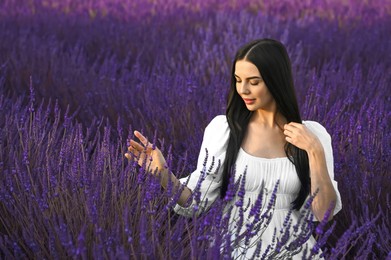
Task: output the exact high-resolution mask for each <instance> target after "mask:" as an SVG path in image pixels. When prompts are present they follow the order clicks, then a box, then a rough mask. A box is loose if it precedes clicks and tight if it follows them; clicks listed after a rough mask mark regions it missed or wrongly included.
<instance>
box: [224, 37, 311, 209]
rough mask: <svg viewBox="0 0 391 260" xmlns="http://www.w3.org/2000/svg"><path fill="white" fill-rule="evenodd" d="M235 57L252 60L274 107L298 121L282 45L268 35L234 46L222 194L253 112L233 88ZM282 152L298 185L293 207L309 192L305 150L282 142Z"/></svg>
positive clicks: (290, 74)
mask: <svg viewBox="0 0 391 260" xmlns="http://www.w3.org/2000/svg"><path fill="white" fill-rule="evenodd" d="M239 60H246V61H249V62H251V63H253V64H254V65H255V66H256V67H257V68H258V70H259V72H260V73H261V76H262V79H263V80H264V81H265V84H266V86H267V88H268V90H269V92H270V93H271V95H272V96H273V98H274V100H275V101H276V104H277V111H278V112H279V113H280V114H282V115H283V116H284V117H285V118H286V120H287V121H288V122H297V123H301V122H302V121H301V117H300V112H299V106H298V104H297V98H296V94H295V90H294V86H293V77H292V70H291V63H290V59H289V56H288V53H287V51H286V49H285V47H284V45H283V44H282V43H280V42H278V41H276V40H272V39H260V40H255V41H252V42H250V43H248V44H246V45H245V46H243V47H242V48H240V49H239V50H238V52H237V53H236V55H235V59H234V61H233V64H232V73H231V87H230V91H229V95H228V106H227V111H226V116H227V121H228V125H229V128H230V135H229V141H228V146H227V153H226V158H225V161H224V175H223V182H222V187H221V194H220V195H221V197H222V198H224V197H225V193H226V192H227V188H228V183H229V180H230V175H231V172H232V170H233V167H235V163H236V158H237V155H238V152H239V149H240V146H241V144H242V141H243V137H244V134H245V133H246V130H247V126H248V123H249V121H250V118H251V115H252V114H253V112H251V111H249V110H248V109H247V108H246V105H245V104H244V102H243V99H242V98H241V97H240V96H239V94H238V92H237V91H236V78H235V76H234V74H235V64H236V62H237V61H239ZM284 149H285V153H286V155H287V157H288V158H289V160H291V162H292V163H293V164H294V165H295V168H296V172H297V175H298V177H299V179H300V182H301V188H300V191H299V194H298V196H297V198H296V199H295V200H294V201H293V202H292V206H293V209H300V207H301V206H302V205H303V203H304V201H305V199H306V197H307V196H308V194H309V192H310V175H309V162H308V155H307V153H306V152H305V151H304V150H302V149H299V148H297V147H296V146H294V145H292V144H290V143H286V145H285V147H284Z"/></svg>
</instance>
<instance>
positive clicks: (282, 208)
mask: <svg viewBox="0 0 391 260" xmlns="http://www.w3.org/2000/svg"><path fill="white" fill-rule="evenodd" d="M303 124H304V125H305V126H306V127H307V128H308V129H309V130H311V131H312V132H313V133H314V134H316V135H317V137H318V138H319V140H320V141H321V143H322V145H323V148H324V151H325V156H326V162H327V170H328V173H329V175H330V178H331V180H332V183H333V186H334V189H335V191H336V194H337V202H336V205H335V209H334V212H333V213H334V215H335V214H336V213H337V212H338V211H340V210H341V208H342V203H341V197H340V194H339V191H338V188H337V182H336V181H335V180H334V168H333V164H334V162H333V152H332V147H331V138H330V135H329V134H328V133H327V131H326V129H325V128H324V127H323V126H322V125H320V124H319V123H317V122H314V121H303ZM229 131H230V130H229V126H228V123H227V119H226V116H225V115H219V116H217V117H215V118H214V119H213V120H212V121H211V122H210V123H209V125H208V126H207V127H206V129H205V132H204V138H203V142H202V146H201V150H200V155H199V158H198V163H197V169H196V170H195V171H194V172H193V173H192V174H190V175H189V176H188V177H185V178H182V179H180V181H181V182H182V183H183V184H185V183H186V182H187V187H188V188H190V189H191V190H194V189H195V187H196V185H197V183H198V179H199V178H200V175H201V172H202V170H203V169H204V166H203V164H204V161H205V157H206V155H207V154H208V160H207V165H206V167H205V168H206V169H209V168H210V167H211V164H212V160H211V158H212V157H213V158H214V166H213V167H212V168H213V170H212V174H208V175H207V176H206V178H205V180H204V181H203V182H202V185H201V187H200V192H201V198H202V199H203V201H202V202H201V205H198V206H199V207H201V208H202V209H203V210H208V209H209V208H210V206H211V204H212V203H213V202H214V201H215V200H216V199H217V198H218V197H219V195H220V186H221V177H222V170H223V167H218V163H217V162H218V161H220V162H221V163H222V162H224V158H225V154H226V147H227V144H228V137H229ZM246 167H247V170H246V176H245V180H246V181H245V195H244V202H245V204H247V202H248V200H250V205H252V204H253V203H254V202H255V201H256V199H257V197H258V194H259V193H260V192H261V191H263V192H264V198H263V204H264V205H265V207H264V209H265V208H266V207H267V204H268V202H269V199H270V196H271V194H272V191H273V189H274V187H275V185H276V183H277V181H279V184H278V186H277V187H278V190H277V193H276V199H275V207H274V211H273V215H272V217H271V221H270V223H269V224H268V225H267V227H266V229H265V230H264V231H263V233H262V234H261V235H258V237H254V238H253V239H252V240H251V241H250V242H251V243H250V244H253V243H254V242H256V241H258V240H259V239H261V243H262V247H261V253H260V255H261V256H262V254H263V253H264V251H265V250H266V245H269V244H273V243H272V237H273V234H274V231H275V228H276V231H277V232H279V231H280V229H281V227H282V226H283V223H284V220H285V218H286V216H287V214H288V212H289V209H290V208H291V203H292V201H293V200H294V199H295V198H296V196H297V194H298V192H299V190H300V180H299V178H298V176H297V173H296V169H295V167H294V165H293V163H292V162H291V161H290V160H289V159H288V158H287V157H282V158H273V159H267V158H260V157H255V156H252V155H250V154H248V153H246V152H245V151H244V150H243V149H240V150H239V153H238V157H237V160H236V174H235V181H236V180H238V178H240V176H241V175H243V173H244V172H245V169H246ZM262 183H263V186H262ZM262 187H263V188H262ZM205 199H207V203H205V201H206V200H205ZM237 199H238V197H237V196H236V197H235V198H234V201H233V203H234V202H235V200H237ZM194 204H196V202H195V201H193V202H192V204H191V205H190V206H188V207H186V208H185V207H181V206H180V205H178V204H177V205H176V206H175V207H174V210H175V212H177V213H178V214H181V215H184V216H192V215H193V212H194V211H193V206H194ZM249 211H250V210H247V211H246V212H244V216H245V217H244V219H245V220H246V219H248V218H247V217H248V216H249ZM299 216H300V212H299V211H296V210H294V211H292V214H291V216H290V219H291V220H292V223H293V224H292V225H294V224H295V223H296V222H297V221H298V219H299ZM238 218H239V212H238V211H237V210H233V211H232V214H231V218H230V219H231V222H230V225H231V226H232V230H233V229H235V222H236V221H237V220H238ZM249 219H250V220H248V221H251V218H249ZM246 223H247V222H246V221H245V222H244V226H245V224H246ZM277 236H278V234H277ZM315 243H316V241H315V239H314V238H313V237H312V236H311V237H309V239H308V241H307V242H306V243H305V244H304V245H303V246H308V250H310V249H311V248H312V247H313V246H314V245H315ZM274 248H275V244H274V247H272V248H271V250H273V249H274ZM302 249H303V248H302ZM254 251H255V246H252V247H250V248H247V250H243V248H242V247H241V246H240V245H239V246H237V248H236V250H234V252H233V255H232V257H233V258H236V257H238V258H239V259H247V258H251V257H252V256H253V253H254ZM302 254H303V250H301V253H299V254H297V255H295V256H293V259H302Z"/></svg>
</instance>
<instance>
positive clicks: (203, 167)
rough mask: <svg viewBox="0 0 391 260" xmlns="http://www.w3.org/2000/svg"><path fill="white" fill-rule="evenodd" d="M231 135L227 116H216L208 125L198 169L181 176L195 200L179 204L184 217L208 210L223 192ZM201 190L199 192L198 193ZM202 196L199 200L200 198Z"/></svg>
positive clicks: (179, 209) (177, 208)
mask: <svg viewBox="0 0 391 260" xmlns="http://www.w3.org/2000/svg"><path fill="white" fill-rule="evenodd" d="M228 138H229V127H228V123H227V119H226V116H225V115H219V116H217V117H215V118H214V119H213V120H212V121H211V122H210V123H209V125H208V126H207V127H206V128H205V132H204V137H203V140H202V145H201V150H200V153H199V156H198V162H197V169H196V170H195V171H194V172H193V173H191V174H190V175H189V176H188V177H184V178H181V179H179V181H180V182H181V183H182V184H183V185H186V186H187V187H188V188H189V189H190V190H191V191H192V192H193V195H192V202H191V204H190V205H189V206H187V207H182V206H180V205H179V204H176V205H175V207H174V211H175V212H176V213H178V214H180V215H183V216H189V217H190V216H193V213H194V209H195V207H198V209H197V211H196V213H197V214H199V213H202V212H204V211H207V210H208V209H209V207H210V205H211V204H212V203H213V202H214V201H215V200H216V199H217V198H218V196H219V195H220V187H221V182H222V172H223V166H222V164H223V162H224V159H225V154H226V146H227V143H228ZM197 191H198V192H199V193H198V195H197ZM197 196H198V201H199V203H197V199H196V197H197Z"/></svg>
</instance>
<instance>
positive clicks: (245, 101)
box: [243, 98, 255, 105]
mask: <svg viewBox="0 0 391 260" xmlns="http://www.w3.org/2000/svg"><path fill="white" fill-rule="evenodd" d="M243 101H244V103H246V104H247V105H250V104H252V103H254V102H255V99H251V98H243Z"/></svg>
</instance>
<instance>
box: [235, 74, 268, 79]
mask: <svg viewBox="0 0 391 260" xmlns="http://www.w3.org/2000/svg"><path fill="white" fill-rule="evenodd" d="M234 75H235V77H237V78H240V77H239V76H238V75H236V74H234ZM251 79H261V77H259V76H252V77H249V78H247V80H251Z"/></svg>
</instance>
